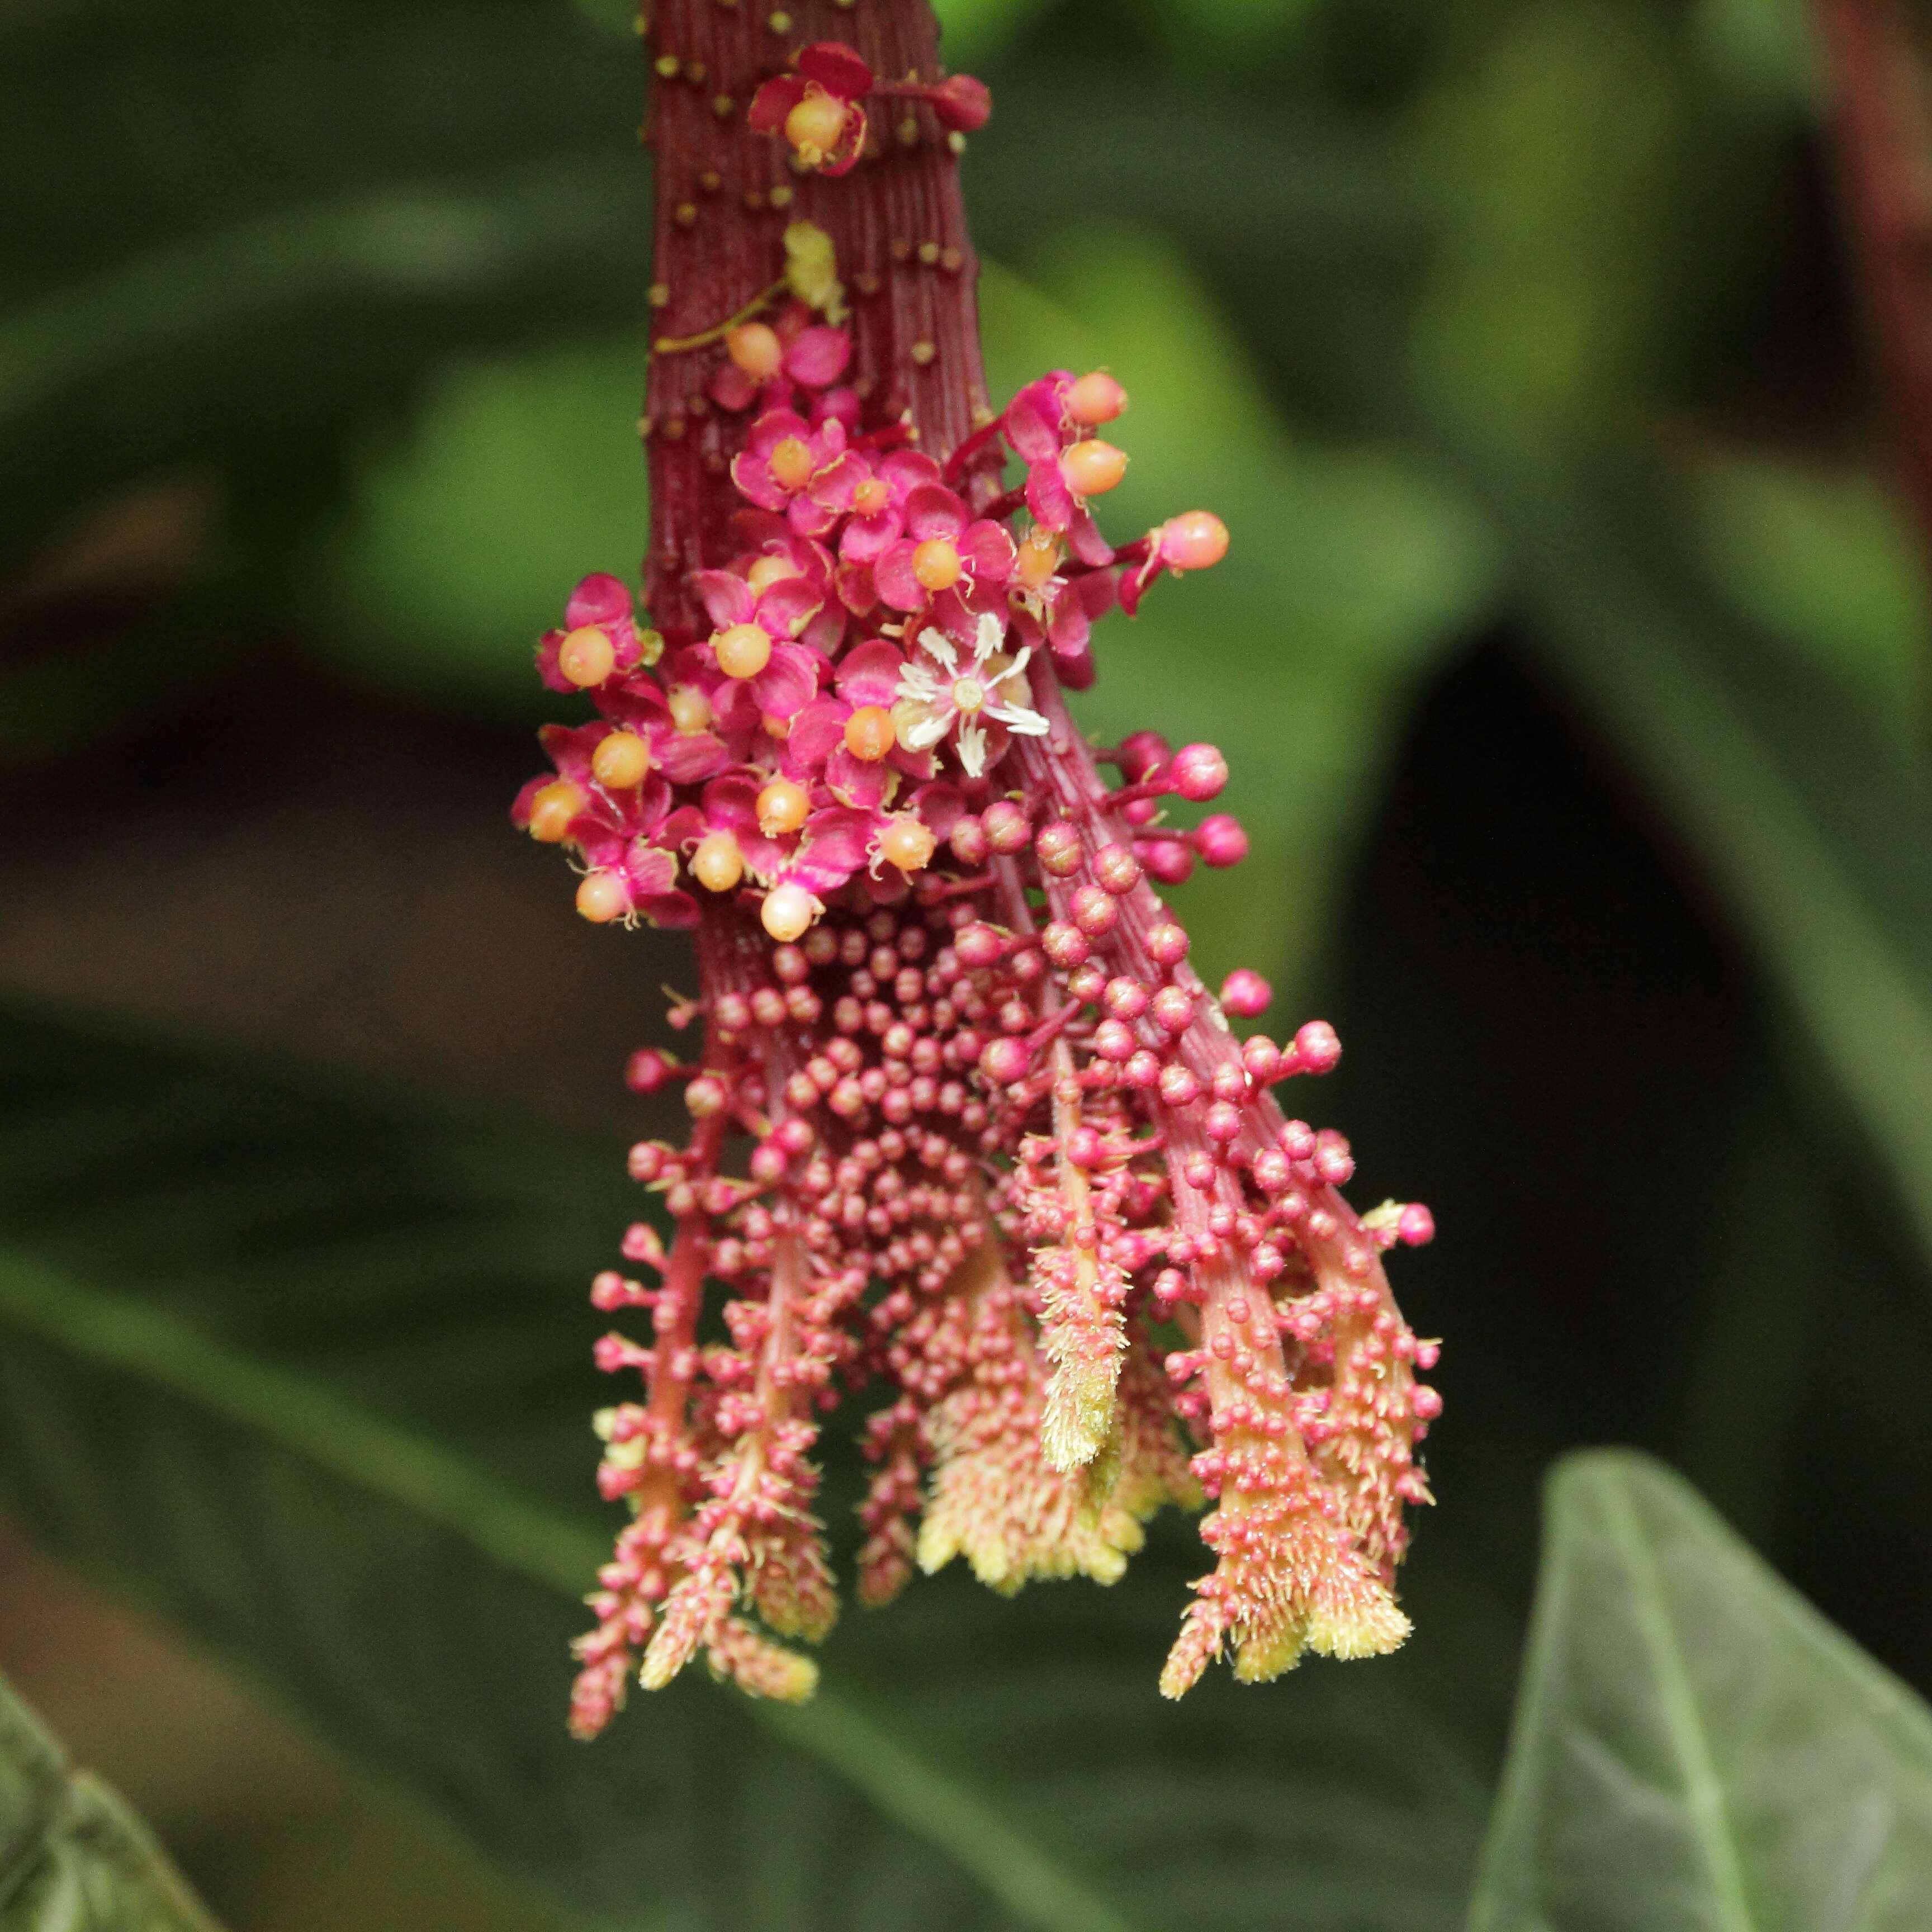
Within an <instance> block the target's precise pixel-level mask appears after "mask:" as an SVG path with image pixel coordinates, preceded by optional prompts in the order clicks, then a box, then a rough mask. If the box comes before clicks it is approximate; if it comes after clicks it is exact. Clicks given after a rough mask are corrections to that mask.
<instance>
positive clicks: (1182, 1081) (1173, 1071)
mask: <svg viewBox="0 0 1932 1932" xmlns="http://www.w3.org/2000/svg"><path fill="white" fill-rule="evenodd" d="M1200 1091H1201V1083H1200V1082H1199V1081H1198V1080H1197V1079H1195V1077H1194V1076H1193V1074H1192V1073H1190V1072H1189V1071H1188V1070H1187V1068H1186V1067H1180V1066H1171V1067H1163V1068H1162V1069H1161V1070H1160V1097H1161V1098H1162V1099H1163V1100H1165V1101H1166V1103H1167V1104H1168V1105H1169V1106H1170V1107H1184V1106H1187V1105H1188V1103H1190V1101H1192V1100H1194V1099H1195V1097H1196V1096H1197V1095H1198V1094H1199V1093H1200Z"/></svg>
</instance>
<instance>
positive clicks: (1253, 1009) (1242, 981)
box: [1221, 966, 1274, 1020]
mask: <svg viewBox="0 0 1932 1932" xmlns="http://www.w3.org/2000/svg"><path fill="white" fill-rule="evenodd" d="M1273 998H1274V989H1273V988H1272V987H1271V986H1269V984H1268V982H1267V981H1266V980H1264V979H1263V978H1262V976H1261V975H1260V974H1259V973H1257V972H1256V971H1254V970H1253V968H1251V967H1247V966H1237V967H1236V968H1235V970H1234V971H1233V972H1232V973H1230V974H1229V975H1228V977H1226V979H1225V980H1223V981H1222V982H1221V1006H1222V1010H1223V1011H1224V1012H1226V1013H1232V1015H1233V1016H1234V1017H1235V1019H1238V1020H1251V1019H1254V1018H1255V1017H1256V1016H1257V1015H1259V1014H1261V1013H1266V1012H1267V1011H1268V1003H1269V1001H1271V1000H1272V999H1273Z"/></svg>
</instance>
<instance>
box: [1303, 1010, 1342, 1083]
mask: <svg viewBox="0 0 1932 1932" xmlns="http://www.w3.org/2000/svg"><path fill="white" fill-rule="evenodd" d="M1295 1058H1296V1059H1297V1060H1298V1061H1299V1062H1300V1063H1301V1067H1302V1070H1303V1071H1304V1073H1334V1070H1335V1068H1336V1067H1337V1064H1339V1062H1340V1060H1341V1058H1342V1043H1341V1042H1340V1040H1337V1038H1336V1037H1335V1029H1334V1028H1333V1027H1331V1025H1329V1024H1328V1022H1327V1021H1326V1020H1310V1022H1308V1023H1307V1025H1306V1026H1304V1027H1301V1028H1298V1029H1297V1031H1296V1033H1295Z"/></svg>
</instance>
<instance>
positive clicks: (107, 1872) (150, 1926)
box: [0, 1678, 216, 1932]
mask: <svg viewBox="0 0 1932 1932" xmlns="http://www.w3.org/2000/svg"><path fill="white" fill-rule="evenodd" d="M0 1927H4V1928H5V1932H76V1928H84V1932H216V1927H215V1924H214V1920H213V1919H211V1918H210V1917H209V1916H208V1914H207V1912H206V1911H205V1910H204V1909H203V1908H202V1904H201V1902H200V1900H198V1899H197V1898H196V1897H195V1896H194V1894H193V1892H192V1891H190V1890H189V1889H188V1887H187V1883H186V1882H185V1881H184V1879H182V1878H181V1875H180V1874H179V1873H178V1872H177V1871H175V1869H174V1867H173V1866H172V1865H171V1864H169V1861H168V1858H167V1855H166V1853H165V1852H163V1851H162V1849H160V1846H158V1845H157V1844H156V1843H154V1840H153V1839H152V1838H150V1837H149V1836H148V1831H147V1828H146V1827H145V1826H144V1825H143V1824H142V1823H141V1821H140V1820H139V1819H138V1818H137V1817H135V1816H134V1814H133V1812H131V1811H129V1810H128V1808H127V1805H125V1804H124V1802H122V1801H121V1799H120V1798H118V1796H115V1793H113V1791H111V1790H109V1788H108V1787H107V1786H106V1785H104V1784H102V1783H101V1781H100V1780H99V1779H98V1778H93V1777H91V1776H89V1774H88V1773H86V1772H77V1771H75V1770H74V1769H71V1767H70V1766H69V1765H68V1762H67V1759H66V1756H65V1753H63V1752H62V1749H61V1748H60V1746H59V1745H58V1744H57V1743H55V1741H54V1739H52V1737H51V1736H49V1734H48V1733H47V1731H46V1727H44V1726H43V1724H41V1723H40V1720H39V1719H38V1718H36V1717H35V1716H34V1714H33V1712H31V1711H30V1710H28V1708H27V1707H26V1705H25V1704H23V1703H22V1702H21V1701H20V1698H19V1697H18V1696H17V1695H16V1694H15V1693H14V1691H13V1687H12V1686H11V1685H10V1684H8V1683H7V1681H6V1680H5V1679H4V1678H0Z"/></svg>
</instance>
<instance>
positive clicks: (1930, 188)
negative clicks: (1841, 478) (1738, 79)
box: [1815, 0, 1932, 562]
mask: <svg viewBox="0 0 1932 1932" xmlns="http://www.w3.org/2000/svg"><path fill="white" fill-rule="evenodd" d="M1815 4H1816V10H1817V21H1818V26H1819V30H1820V34H1821V37H1822V38H1823V42H1824V46H1825V50H1826V58H1827V61H1828V63H1829V70H1830V80H1831V92H1832V137H1833V141H1834V143H1835V148H1836V152H1837V160H1838V177H1839V187H1840V193H1841V198H1842V200H1843V207H1844V211H1845V217H1846V223H1847V226H1849V230H1850V236H1849V239H1850V243H1851V248H1852V257H1853V267H1854V271H1855V275H1856V276H1857V278H1858V283H1859V284H1860V288H1861V294H1862V296H1863V298H1864V307H1865V311H1866V315H1867V322H1868V324H1869V326H1870V331H1871V334H1872V337H1873V347H1874V348H1875V350H1876V353H1877V356H1878V360H1879V366H1880V368H1881V370H1882V373H1883V377H1884V382H1885V388H1886V389H1887V391H1888V392H1889V400H1890V403H1891V431H1892V438H1893V443H1894V461H1895V462H1896V464H1897V469H1898V473H1899V481H1900V484H1901V486H1902V487H1903V490H1904V491H1905V493H1906V497H1907V499H1909V503H1910V506H1911V508H1912V514H1914V515H1915V517H1916V518H1917V519H1918V526H1919V533H1920V537H1921V542H1922V544H1923V545H1924V554H1925V556H1926V558H1927V561H1928V562H1932V115H1928V113H1927V104H1926V95H1925V82H1924V74H1923V72H1922V70H1921V66H1920V63H1919V58H1918V50H1917V49H1916V47H1915V45H1914V43H1913V40H1912V31H1911V28H1910V25H1909V22H1908V20H1907V18H1906V13H1905V10H1904V8H1903V7H1902V6H1901V5H1900V4H1899V0H1815Z"/></svg>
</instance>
